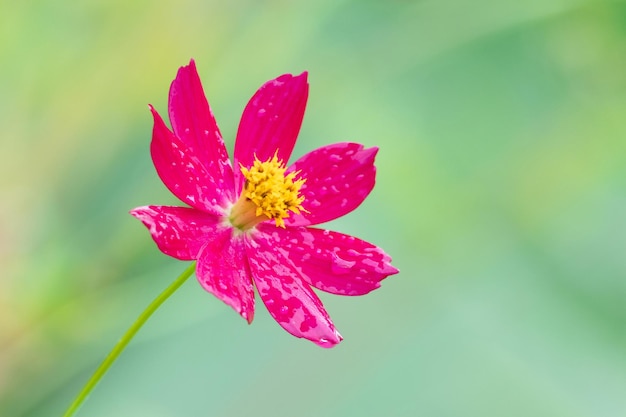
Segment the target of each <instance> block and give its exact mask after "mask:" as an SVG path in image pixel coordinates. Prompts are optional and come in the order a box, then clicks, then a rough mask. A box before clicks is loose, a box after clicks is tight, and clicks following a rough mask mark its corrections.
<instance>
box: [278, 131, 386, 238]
mask: <svg viewBox="0 0 626 417" xmlns="http://www.w3.org/2000/svg"><path fill="white" fill-rule="evenodd" d="M377 152H378V148H376V147H374V148H368V149H364V148H363V145H360V144H358V143H348V142H345V143H336V144H334V145H328V146H324V147H321V148H319V149H316V150H314V151H312V152H309V153H308V154H306V155H304V156H302V157H301V158H300V159H298V160H297V161H296V162H295V163H293V164H292V165H291V166H290V167H289V169H288V172H293V171H300V174H299V175H298V177H299V178H306V182H305V183H304V185H303V186H302V188H301V189H300V191H301V193H302V195H303V196H304V202H303V203H302V206H303V207H304V208H305V209H306V210H308V213H307V212H306V211H303V212H301V213H300V214H293V215H291V216H290V217H289V218H288V219H285V224H286V225H288V226H306V225H309V224H320V223H324V222H327V221H329V220H333V219H336V218H338V217H341V216H343V215H345V214H347V213H349V212H351V211H352V210H354V209H355V208H357V207H358V206H359V205H360V204H361V203H362V202H363V200H365V197H367V196H368V195H369V193H370V191H372V188H374V183H375V182H376V167H375V166H374V158H375V157H376V153H377Z"/></svg>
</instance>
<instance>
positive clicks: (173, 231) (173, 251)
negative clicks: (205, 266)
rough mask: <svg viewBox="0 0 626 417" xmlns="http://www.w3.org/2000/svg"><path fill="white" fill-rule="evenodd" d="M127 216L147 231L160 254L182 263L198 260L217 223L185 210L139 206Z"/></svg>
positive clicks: (194, 210) (215, 220) (215, 218)
mask: <svg viewBox="0 0 626 417" xmlns="http://www.w3.org/2000/svg"><path fill="white" fill-rule="evenodd" d="M130 214H131V215H133V216H134V217H136V218H137V219H139V220H141V222H142V223H143V224H144V225H145V226H146V227H147V228H148V230H149V231H150V235H151V236H152V239H153V240H154V242H155V243H156V244H157V246H158V248H159V250H161V252H163V253H165V254H166V255H169V256H172V257H174V258H176V259H180V260H183V261H191V260H194V259H197V258H198V254H199V253H200V250H201V249H202V247H203V246H204V245H205V244H206V242H207V240H211V239H213V238H214V236H215V234H216V233H218V229H219V223H220V220H219V219H218V218H217V217H215V216H213V215H211V214H207V213H205V212H203V211H200V210H196V209H193V208H188V207H172V206H143V207H137V208H135V209H133V210H131V211H130Z"/></svg>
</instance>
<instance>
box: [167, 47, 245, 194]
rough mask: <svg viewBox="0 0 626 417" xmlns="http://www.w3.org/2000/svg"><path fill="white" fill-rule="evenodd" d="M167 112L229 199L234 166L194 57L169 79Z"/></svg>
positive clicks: (179, 132)
mask: <svg viewBox="0 0 626 417" xmlns="http://www.w3.org/2000/svg"><path fill="white" fill-rule="evenodd" d="M168 112H169V116H170V122H171V123H172V130H173V131H174V134H175V135H176V137H178V138H179V139H180V140H181V141H182V142H183V143H184V144H185V146H186V148H187V152H190V153H191V154H192V155H194V156H195V157H196V158H197V160H198V161H200V163H201V164H202V165H203V166H204V169H205V170H206V172H207V174H208V175H209V176H210V177H211V178H212V180H213V181H212V182H213V183H214V184H215V185H217V187H219V190H221V193H222V194H224V195H225V196H226V197H229V198H230V199H231V201H232V200H233V198H232V197H233V196H232V195H231V193H232V192H233V191H234V186H233V167H232V165H231V162H230V160H229V158H228V152H227V151H226V146H225V145H224V140H223V138H222V134H221V133H220V130H219V127H218V126H217V123H216V121H215V116H214V115H213V112H212V111H211V107H210V106H209V103H208V101H207V99H206V96H205V94H204V89H203V88H202V82H201V81H200V76H199V75H198V71H197V69H196V63H195V61H194V60H193V59H192V60H190V62H189V65H186V66H183V67H180V68H179V70H178V73H177V74H176V78H175V79H174V81H172V84H171V86H170V92H169V98H168Z"/></svg>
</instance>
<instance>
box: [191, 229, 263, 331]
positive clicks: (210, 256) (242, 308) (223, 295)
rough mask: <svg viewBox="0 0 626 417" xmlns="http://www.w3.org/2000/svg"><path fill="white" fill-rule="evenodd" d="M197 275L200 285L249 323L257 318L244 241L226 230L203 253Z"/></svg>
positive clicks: (210, 242) (217, 235)
mask: <svg viewBox="0 0 626 417" xmlns="http://www.w3.org/2000/svg"><path fill="white" fill-rule="evenodd" d="M196 275H197V276H198V281H199V282H200V285H202V287H203V288H204V289H205V290H207V291H208V292H210V293H211V294H213V295H215V296H216V297H217V298H219V299H220V300H222V301H223V302H225V303H226V304H228V305H229V306H231V307H232V308H233V309H234V310H235V311H236V312H238V313H239V314H241V316H242V317H243V318H244V319H246V320H247V321H248V323H251V322H252V319H253V318H254V288H253V286H252V278H251V276H250V268H249V267H248V262H247V260H246V251H245V244H244V240H243V238H242V237H234V236H233V229H232V228H227V227H224V228H222V229H221V230H220V231H219V233H218V234H216V235H215V236H214V239H211V240H210V241H208V242H207V244H206V246H205V247H204V248H202V250H201V252H200V258H199V259H198V266H197V267H196Z"/></svg>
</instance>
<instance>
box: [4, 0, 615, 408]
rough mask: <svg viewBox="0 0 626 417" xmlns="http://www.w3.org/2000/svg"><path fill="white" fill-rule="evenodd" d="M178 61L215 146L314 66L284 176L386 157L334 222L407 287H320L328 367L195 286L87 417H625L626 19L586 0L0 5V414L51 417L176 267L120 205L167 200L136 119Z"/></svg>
mask: <svg viewBox="0 0 626 417" xmlns="http://www.w3.org/2000/svg"><path fill="white" fill-rule="evenodd" d="M191 57H193V58H195V59H196V62H197V65H198V68H199V72H200V76H201V78H202V81H203V83H204V87H205V91H206V93H207V96H208V98H209V102H210V103H211V105H212V107H213V109H214V112H215V114H216V117H217V119H218V123H219V124H220V127H221V129H222V133H223V134H224V136H225V139H226V141H227V145H228V147H229V149H231V150H232V145H233V138H234V136H235V133H236V128H237V123H238V119H239V116H240V115H241V111H242V109H243V107H244V105H245V104H246V102H247V100H248V99H249V97H250V96H251V95H252V93H253V92H254V91H255V90H256V89H257V88H258V87H259V86H260V85H261V84H262V83H263V82H265V81H266V80H268V79H270V78H273V77H275V76H277V75H279V74H282V73H285V72H300V71H303V70H308V71H310V83H311V94H310V100H309V106H308V109H307V114H306V117H305V120H304V126H303V129H302V131H301V134H300V139H299V142H298V145H297V148H296V150H295V155H294V157H297V156H300V155H302V154H303V153H305V152H307V151H309V150H312V149H314V148H316V147H319V146H322V145H324V144H329V143H332V142H338V141H358V142H361V143H364V144H365V145H367V146H379V147H380V148H381V149H380V153H379V156H378V159H377V161H378V163H377V165H378V184H377V187H376V188H375V190H374V191H373V193H372V194H371V195H370V197H369V198H368V199H367V200H366V202H365V203H364V204H363V205H362V206H361V207H360V208H359V209H358V210H356V211H355V212H353V213H351V214H350V215H348V216H347V217H344V218H342V219H340V220H337V221H335V222H333V223H331V224H330V225H328V227H329V228H332V229H335V230H339V231H342V232H345V233H351V234H354V235H357V236H359V237H361V238H364V239H366V240H369V241H372V242H374V243H376V244H377V245H379V246H382V247H383V248H384V249H385V250H386V251H387V252H388V253H390V254H391V255H392V256H393V259H394V264H395V266H396V267H398V268H399V269H400V270H401V273H400V275H397V276H394V277H391V278H390V279H388V280H387V281H385V282H384V283H383V286H382V288H381V289H380V290H378V291H376V292H374V293H371V294H370V295H368V296H365V297H357V298H346V297H338V296H329V295H328V294H321V297H322V299H323V300H324V302H325V304H326V306H327V308H328V310H329V311H330V313H331V316H332V317H333V319H334V321H335V323H336V325H337V327H338V329H339V330H340V331H341V333H342V334H343V336H344V337H345V340H344V342H343V343H342V344H340V345H339V346H338V347H336V348H335V349H332V350H324V349H321V348H318V347H316V346H315V345H313V344H311V343H309V342H306V341H303V340H298V339H295V338H293V337H291V336H290V335H288V334H287V333H286V332H284V331H283V330H281V328H280V327H279V326H278V325H277V324H276V323H275V322H273V320H272V319H271V317H270V316H269V315H268V314H267V312H266V310H265V309H264V307H263V306H259V309H258V312H257V315H256V319H255V322H254V323H253V324H252V325H251V326H248V325H247V324H246V323H245V322H244V321H243V320H242V319H241V318H240V317H238V316H237V315H236V314H235V313H234V312H233V311H232V310H231V309H230V308H228V307H226V306H225V305H224V304H222V303H221V302H220V301H218V300H217V299H215V298H214V297H212V296H211V295H209V294H207V293H205V292H204V291H203V290H202V289H201V287H200V286H199V285H198V284H197V283H196V282H195V280H194V279H191V280H190V281H189V282H187V283H186V284H185V285H184V287H183V288H182V289H181V290H179V292H178V293H176V294H175V295H174V296H173V297H172V298H171V299H170V300H168V301H167V303H166V304H164V306H163V307H162V308H161V309H160V310H159V311H158V312H157V313H156V314H155V315H154V316H153V317H152V319H151V320H150V321H149V322H148V324H147V325H146V326H145V327H144V328H143V329H142V331H141V332H140V334H139V335H138V336H137V337H136V339H135V340H134V341H133V342H132V344H131V345H130V346H129V348H128V350H127V351H126V352H124V354H123V355H122V357H121V358H120V359H119V360H118V362H117V363H116V364H115V365H114V367H113V368H112V370H111V371H110V372H109V374H108V375H106V376H105V378H104V379H103V381H102V383H101V384H100V385H99V386H98V387H97V388H96V390H95V391H94V392H93V393H92V395H91V397H90V398H89V399H88V401H87V402H86V403H85V405H84V406H83V408H82V409H81V413H80V414H79V415H80V416H93V417H99V416H150V417H170V416H244V415H246V416H247V415H252V416H273V417H283V416H284V417H291V416H301V417H307V416H329V417H332V416H438V417H439V416H451V417H452V416H464V417H468V416H470V417H471V416H476V417H484V416H550V417H559V416H573V417H579V416H580V417H587V416H589V417H591V416H593V417H598V416H602V417H604V416H624V415H626V216H625V213H626V4H625V3H624V2H621V1H582V0H581V1H576V0H569V1H568V0H529V1H524V2H513V1H504V2H498V1H494V0H471V1H470V0H424V1H402V0H392V1H374V0H370V1H362V0H359V1H356V0H353V1H348V0H343V1H342V0H322V1H309V2H295V1H293V2H292V1H287V0H282V1H253V0H235V1H230V2H221V1H200V0H196V1H194V0H180V1H179V0H163V1H157V2H152V1H146V0H139V1H132V2H129V1H126V0H114V1H103V0H93V1H84V2H71V1H68V0H64V1H50V0H47V1H41V0H33V1H29V2H21V3H13V4H12V5H9V2H8V1H4V2H2V3H0V60H1V61H0V62H1V65H0V126H1V129H2V133H1V135H0V155H1V156H0V157H1V163H0V187H1V198H2V202H1V204H0V268H1V270H0V415H2V416H24V417H27V416H28V417H30V416H59V415H60V414H61V413H62V411H64V410H65V408H66V407H67V406H68V405H69V403H70V402H71V400H72V399H73V398H74V396H75V395H76V394H77V392H78V390H79V389H80V387H81V386H82V385H83V383H84V382H85V381H86V379H87V378H88V377H89V375H90V374H91V372H92V371H93V370H94V369H95V367H96V366H97V364H98V363H99V362H100V361H101V360H102V358H103V357H104V355H105V354H106V353H107V352H108V351H109V350H110V348H111V347H112V346H113V344H114V343H115V342H116V340H117V339H118V338H119V337H120V336H121V334H122V333H123V332H124V331H125V330H126V328H127V327H128V326H129V325H130V323H131V322H132V321H133V320H134V319H135V318H136V316H137V315H138V314H139V313H140V312H141V311H142V310H143V308H144V307H145V306H146V305H147V304H148V303H149V302H150V301H151V300H152V299H153V298H154V297H155V296H156V295H157V294H158V293H159V292H160V291H161V290H162V289H163V288H165V286H166V285H167V284H168V283H169V282H171V281H172V280H173V279H174V278H175V277H176V276H177V275H178V274H179V273H180V272H182V271H183V269H184V268H185V267H186V265H185V264H184V263H182V262H179V261H176V260H174V259H171V258H168V257H166V256H165V255H163V254H161V253H160V252H159V251H158V250H157V248H156V246H155V245H154V243H153V242H152V240H151V239H150V237H149V234H148V232H147V231H146V229H145V228H144V227H143V226H142V225H141V224H140V223H139V222H138V221H137V220H135V219H133V218H132V217H131V216H130V215H128V214H127V212H128V210H129V209H131V208H133V207H136V206H139V205H145V204H177V201H176V199H175V198H174V197H173V196H171V195H170V193H169V192H168V191H167V190H166V189H165V187H164V186H163V185H162V184H161V183H160V181H159V179H158V177H157V175H156V173H155V171H154V169H153V167H152V163H151V161H150V157H149V152H148V146H149V141H150V134H151V128H152V121H151V117H150V115H149V112H148V109H147V104H148V103H152V104H154V105H155V106H156V108H157V109H159V110H160V111H161V113H162V114H165V113H166V101H167V92H168V88H169V83H170V82H171V80H172V79H173V78H174V75H175V73H176V70H177V69H178V67H179V66H181V65H185V64H187V63H188V61H189V58H191Z"/></svg>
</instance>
